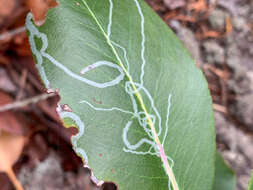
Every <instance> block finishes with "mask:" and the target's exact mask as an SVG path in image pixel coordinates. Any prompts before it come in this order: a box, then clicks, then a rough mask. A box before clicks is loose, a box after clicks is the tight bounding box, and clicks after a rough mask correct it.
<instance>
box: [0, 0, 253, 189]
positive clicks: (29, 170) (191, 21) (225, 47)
mask: <svg viewBox="0 0 253 190" xmlns="http://www.w3.org/2000/svg"><path fill="white" fill-rule="evenodd" d="M146 1H147V2H148V4H149V5H150V6H151V7H152V8H153V9H154V10H155V11H156V12H157V13H158V14H159V15H160V16H161V18H162V19H163V20H164V21H165V22H166V23H167V24H168V25H169V26H170V27H171V28H172V30H173V31H174V32H175V33H176V34H177V36H178V37H179V38H180V39H181V40H182V41H183V43H184V44H185V47H186V48H187V49H188V50H189V51H190V52H191V54H192V56H193V57H194V59H195V60H196V64H197V66H198V67H200V68H201V69H202V71H203V72H204V74H205V76H206V78H207V80H208V83H209V89H210V91H211V95H212V98H213V102H214V110H215V120H216V133H217V148H218V150H219V151H220V152H221V153H222V155H223V157H224V158H225V160H226V162H227V163H228V165H229V166H230V167H231V168H232V169H233V170H234V171H235V172H236V176H237V190H245V189H247V184H248V180H249V176H250V173H251V170H252V169H253V156H252V155H253V0H229V1H228V0H217V1H216V0H210V1H207V0H146ZM4 2H7V0H6V1H4ZM32 2H33V1H29V3H25V1H23V0H8V3H3V1H1V2H0V92H1V93H0V99H1V97H3V96H9V97H10V98H9V99H8V101H15V100H16V101H18V100H23V99H27V98H30V97H34V96H36V95H39V94H42V93H43V88H42V85H41V83H40V81H39V79H38V75H37V73H36V70H35V68H34V63H33V60H32V57H31V52H30V49H29V44H28V41H27V36H26V33H25V32H22V31H24V30H23V26H24V19H25V15H26V14H27V12H28V10H29V8H31V7H33V6H34V4H33V3H32ZM34 2H35V1H34ZM36 2H37V3H38V2H39V1H36ZM45 2H47V1H45ZM45 2H43V3H44V4H45ZM50 2H51V1H50ZM30 4H31V5H30ZM37 7H38V6H37ZM43 7H44V8H43V9H47V7H46V6H45V5H43ZM43 14H44V13H43ZM17 28H18V29H20V31H19V32H17V33H15V31H16V30H15V29H17ZM13 31H14V32H13ZM1 94H4V95H1ZM58 98H59V97H57V96H53V97H48V98H47V99H46V100H42V101H40V102H39V103H37V104H31V105H26V106H23V107H20V108H18V109H15V110H11V111H9V112H8V113H6V114H5V117H8V118H10V119H11V121H12V123H14V124H15V127H14V128H11V129H8V128H3V127H1V123H2V122H3V121H4V120H3V119H2V118H1V115H0V130H7V131H8V132H10V133H13V134H25V135H28V136H29V141H28V142H27V144H26V146H25V148H24V150H23V153H22V154H21V156H20V158H19V160H18V162H17V163H16V164H15V165H14V170H15V172H16V174H17V176H18V179H19V180H20V182H21V183H22V185H23V186H24V188H25V189H27V190H35V189H36V190H38V189H41V190H50V189H66V190H67V189H68V190H69V189H73V190H74V189H75V190H78V189H80V190H81V189H87V190H88V189H94V190H98V189H99V188H96V187H95V186H94V185H92V182H91V181H90V180H89V175H90V172H89V170H88V169H85V168H83V167H82V162H81V160H80V159H79V157H77V156H76V155H75V153H74V152H73V150H72V148H71V145H70V136H71V135H72V134H74V133H75V132H76V131H75V130H74V129H71V130H67V129H63V128H62V126H61V122H60V121H59V119H58V117H57V114H56V112H55V107H56V103H57V101H58ZM1 104H2V103H1ZM0 187H1V190H12V189H13V186H12V184H11V182H10V180H9V179H8V177H7V176H6V175H5V174H3V173H0ZM100 189H115V186H113V185H111V184H106V185H105V186H104V187H102V188H100Z"/></svg>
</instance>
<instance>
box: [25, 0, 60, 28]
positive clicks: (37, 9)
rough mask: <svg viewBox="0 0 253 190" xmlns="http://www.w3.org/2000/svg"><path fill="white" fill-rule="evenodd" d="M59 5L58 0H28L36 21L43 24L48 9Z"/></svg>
mask: <svg viewBox="0 0 253 190" xmlns="http://www.w3.org/2000/svg"><path fill="white" fill-rule="evenodd" d="M57 5H58V3H57V1H56V0H27V6H28V7H29V9H30V10H31V12H32V14H33V17H34V20H35V23H36V24H37V25H42V24H43V23H44V21H45V17H46V14H47V11H48V9H50V8H52V7H56V6H57Z"/></svg>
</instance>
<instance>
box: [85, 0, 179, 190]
mask: <svg viewBox="0 0 253 190" xmlns="http://www.w3.org/2000/svg"><path fill="white" fill-rule="evenodd" d="M82 2H83V4H84V5H85V7H86V8H87V10H88V11H89V13H90V15H91V16H92V18H93V19H94V20H95V22H96V24H97V25H98V27H99V29H100V30H101V32H102V34H103V36H104V37H105V39H106V42H107V43H108V45H109V46H110V47H111V49H112V52H113V53H114V55H115V57H116V59H117V60H118V62H119V66H120V67H121V68H122V69H123V71H124V73H125V74H126V76H127V78H128V80H129V82H130V84H131V86H132V87H133V89H134V91H135V92H136V97H137V100H138V101H139V103H140V105H141V108H142V110H143V111H144V113H145V115H146V117H147V120H148V125H149V127H150V129H151V131H152V133H153V135H154V141H155V143H156V144H157V146H158V147H161V148H162V150H159V154H160V157H161V161H162V163H163V165H164V168H165V170H166V173H167V174H168V175H169V180H171V182H172V186H173V189H175V190H178V189H179V188H178V185H177V182H176V179H175V176H174V173H173V171H172V169H171V167H170V166H169V164H167V163H166V162H165V161H164V160H163V156H162V153H161V152H160V151H163V152H164V148H163V146H162V145H161V142H160V139H159V137H158V134H157V132H156V129H155V126H154V124H153V121H152V119H151V118H150V116H149V114H148V111H147V108H146V105H145V104H144V101H143V99H142V96H141V94H140V93H139V92H138V90H137V87H136V86H135V84H134V81H133V79H132V77H131V75H130V74H129V73H128V71H127V69H126V68H125V66H124V64H123V63H122V61H121V59H120V57H119V55H118V53H117V51H116V49H115V48H114V46H113V45H112V42H111V40H110V38H109V37H108V35H107V34H106V32H105V31H104V29H103V27H102V25H101V24H100V22H99V21H98V19H97V17H96V15H95V14H94V13H93V11H92V10H91V8H90V7H89V5H88V4H87V3H86V1H85V0H82Z"/></svg>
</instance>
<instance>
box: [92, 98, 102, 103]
mask: <svg viewBox="0 0 253 190" xmlns="http://www.w3.org/2000/svg"><path fill="white" fill-rule="evenodd" d="M93 101H94V102H95V103H97V104H102V101H97V100H96V98H93Z"/></svg>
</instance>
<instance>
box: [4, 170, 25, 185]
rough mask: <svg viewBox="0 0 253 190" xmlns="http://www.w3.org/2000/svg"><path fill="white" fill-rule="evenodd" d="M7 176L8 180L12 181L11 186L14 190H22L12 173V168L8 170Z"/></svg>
mask: <svg viewBox="0 0 253 190" xmlns="http://www.w3.org/2000/svg"><path fill="white" fill-rule="evenodd" d="M7 175H8V176H9V178H10V180H11V181H12V183H13V185H14V186H15V188H16V190H24V188H23V187H22V185H21V183H20V182H19V181H18V179H17V177H16V175H15V173H14V172H13V170H12V168H10V169H9V170H8V171H7Z"/></svg>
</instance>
